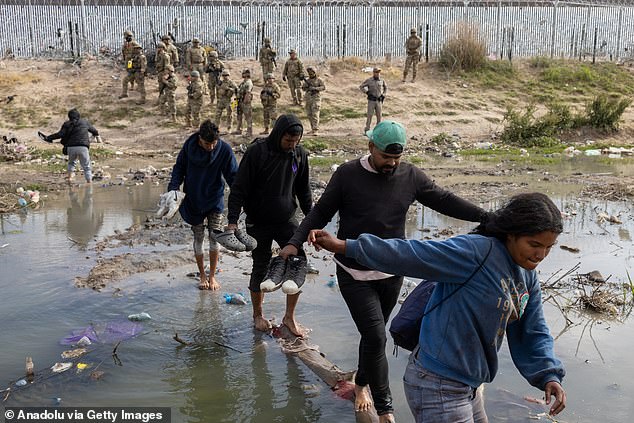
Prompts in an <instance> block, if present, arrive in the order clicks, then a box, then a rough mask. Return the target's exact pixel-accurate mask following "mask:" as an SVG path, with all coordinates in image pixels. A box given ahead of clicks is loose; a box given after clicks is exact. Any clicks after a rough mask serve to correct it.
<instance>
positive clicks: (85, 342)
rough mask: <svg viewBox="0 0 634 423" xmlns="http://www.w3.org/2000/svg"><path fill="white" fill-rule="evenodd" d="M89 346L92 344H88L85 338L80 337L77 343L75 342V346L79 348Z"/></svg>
mask: <svg viewBox="0 0 634 423" xmlns="http://www.w3.org/2000/svg"><path fill="white" fill-rule="evenodd" d="M90 344H92V342H90V338H88V337H87V336H82V337H81V338H80V339H79V341H77V345H78V346H80V347H86V346H88V345H90Z"/></svg>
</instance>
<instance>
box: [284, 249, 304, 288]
mask: <svg viewBox="0 0 634 423" xmlns="http://www.w3.org/2000/svg"><path fill="white" fill-rule="evenodd" d="M283 279H284V283H283V284H282V292H284V293H285V294H286V295H295V294H298V293H299V292H300V290H301V288H302V285H304V281H305V280H306V257H302V256H291V257H289V258H288V264H287V265H286V273H285V274H284V278H283Z"/></svg>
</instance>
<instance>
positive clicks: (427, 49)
mask: <svg viewBox="0 0 634 423" xmlns="http://www.w3.org/2000/svg"><path fill="white" fill-rule="evenodd" d="M425 63H429V24H425Z"/></svg>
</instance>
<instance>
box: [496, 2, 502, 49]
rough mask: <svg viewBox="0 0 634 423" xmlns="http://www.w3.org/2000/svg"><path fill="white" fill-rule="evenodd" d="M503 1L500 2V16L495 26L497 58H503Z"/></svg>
mask: <svg viewBox="0 0 634 423" xmlns="http://www.w3.org/2000/svg"><path fill="white" fill-rule="evenodd" d="M501 21H502V1H501V0H500V1H499V2H498V16H497V22H496V24H495V56H496V57H497V56H500V58H502V48H501V46H500V38H501V37H500V26H501V25H502V22H501Z"/></svg>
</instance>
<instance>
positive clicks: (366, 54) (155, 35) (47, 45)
mask: <svg viewBox="0 0 634 423" xmlns="http://www.w3.org/2000/svg"><path fill="white" fill-rule="evenodd" d="M0 16H1V17H2V21H3V24H4V25H3V26H2V28H1V29H0V53H1V54H3V55H4V56H5V57H6V56H15V57H68V56H80V55H83V54H91V55H106V56H116V55H117V54H118V53H119V52H120V49H121V44H122V34H123V31H125V30H131V31H132V32H133V33H134V34H135V39H136V40H137V41H139V42H140V43H141V44H142V45H143V46H144V48H146V49H148V50H153V48H154V46H155V44H156V42H157V41H159V40H160V36H161V35H163V34H171V35H172V36H173V38H174V39H175V40H176V42H179V43H187V42H188V41H189V40H191V39H192V38H193V37H198V38H200V39H201V40H202V42H203V44H206V45H213V46H216V47H217V48H219V49H221V50H222V51H223V52H225V53H226V54H227V55H228V56H229V57H241V58H255V57H257V52H258V48H259V46H260V45H261V42H262V39H263V38H264V37H265V36H266V37H268V38H270V39H271V41H272V44H273V46H274V47H275V48H277V49H278V50H279V51H280V55H284V54H285V53H286V51H288V50H290V49H295V50H296V51H298V53H299V55H300V56H302V57H312V58H315V59H328V58H336V57H343V56H357V57H362V58H365V59H368V60H376V59H380V58H385V57H402V56H404V55H405V49H404V42H405V39H406V38H407V36H408V35H409V31H410V28H417V29H418V30H419V31H420V35H421V37H422V38H423V42H424V49H425V51H426V53H427V55H428V56H429V57H431V58H434V57H436V56H437V55H438V53H439V51H440V49H441V48H442V45H443V43H444V41H445V40H446V38H447V36H449V35H451V34H450V30H449V29H450V28H451V27H452V26H453V25H454V24H456V23H459V22H467V23H470V24H473V25H477V26H478V27H479V30H480V34H481V36H482V37H483V39H484V41H485V42H486V45H487V49H488V53H489V55H490V56H491V57H497V58H502V57H506V56H507V55H508V56H509V57H510V56H511V55H512V56H547V57H555V58H579V59H582V58H584V57H588V56H590V55H592V56H593V57H598V58H600V59H604V60H627V59H631V58H632V56H634V51H633V50H634V27H633V26H632V25H631V22H634V0H615V1H611V0H575V1H559V0H555V1H541V0H536V1H469V0H464V1H420V0H419V1H413V0H411V1H410V0H401V1H386V0H383V1H354V0H351V1H341V0H324V1H306V0H303V1H293V0H286V1H284V0H282V1H264V0H260V1H217V0H0Z"/></svg>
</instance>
